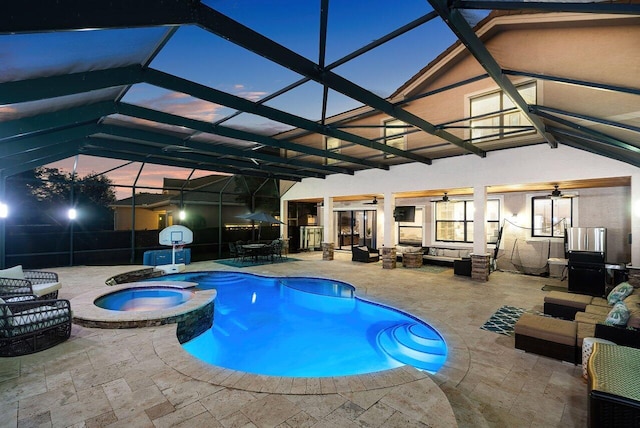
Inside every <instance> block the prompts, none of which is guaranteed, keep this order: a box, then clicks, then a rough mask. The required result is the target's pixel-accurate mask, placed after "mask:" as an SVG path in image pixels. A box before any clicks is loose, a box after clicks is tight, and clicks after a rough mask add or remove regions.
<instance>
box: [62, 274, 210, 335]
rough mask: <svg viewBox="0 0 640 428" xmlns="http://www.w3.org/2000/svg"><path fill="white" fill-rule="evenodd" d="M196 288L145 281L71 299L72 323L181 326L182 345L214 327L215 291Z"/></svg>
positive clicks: (193, 286)
mask: <svg viewBox="0 0 640 428" xmlns="http://www.w3.org/2000/svg"><path fill="white" fill-rule="evenodd" d="M197 285H198V283H197V282H186V281H162V282H161V283H160V282H152V281H144V282H130V283H126V284H117V285H114V286H111V287H105V288H102V289H98V290H92V291H89V292H86V293H83V294H81V295H79V296H76V297H74V298H73V299H71V307H72V308H73V322H74V323H75V324H78V325H81V326H84V327H92V328H135V327H153V326H159V325H164V324H171V323H178V324H179V327H178V336H179V338H180V340H181V342H183V341H185V340H189V339H190V338H191V335H192V334H199V333H200V332H202V330H201V329H202V327H205V328H209V327H211V322H212V319H213V302H214V298H215V296H216V290H202V289H198V288H196V287H197ZM180 325H183V326H184V328H183V329H181V327H180ZM182 330H184V331H185V333H184V334H183V333H182ZM195 332H198V333H195Z"/></svg>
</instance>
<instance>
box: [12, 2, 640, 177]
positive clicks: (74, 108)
mask: <svg viewBox="0 0 640 428" xmlns="http://www.w3.org/2000/svg"><path fill="white" fill-rule="evenodd" d="M270 3H271V2H270ZM354 3H358V2H350V1H338V0H334V1H329V0H318V1H317V2H296V1H291V2H285V1H282V2H274V4H278V5H280V6H281V7H282V8H281V9H278V8H277V6H274V5H273V4H270V5H269V8H272V7H273V10H270V12H269V13H268V14H265V15H261V13H260V12H261V11H264V10H265V6H264V5H262V6H261V7H260V8H258V7H257V6H256V2H252V1H234V2H225V1H215V0H209V1H197V0H164V1H158V0H136V1H130V0H109V1H103V2H91V1H71V0H57V1H50V0H22V1H11V2H5V4H3V6H2V16H1V17H0V157H1V159H0V169H1V173H0V174H1V176H2V177H8V176H11V175H14V174H16V173H19V172H22V171H25V170H28V169H32V168H35V167H38V166H42V165H46V164H49V163H51V162H55V161H59V160H62V159H66V158H68V157H71V156H75V155H77V154H84V155H90V156H97V157H104V158H112V159H122V160H125V161H136V162H145V163H150V164H161V165H169V166H176V167H184V168H189V169H198V170H207V171H215V172H224V173H233V174H235V173H238V174H244V175H254V176H260V177H274V178H279V179H286V180H293V181H299V180H301V179H302V178H305V177H324V176H326V175H327V174H335V173H345V174H354V173H355V172H356V171H359V170H362V169H369V168H379V169H389V167H390V166H391V165H395V164H399V163H407V162H421V163H425V164H430V163H431V160H432V159H436V158H440V157H446V156H452V155H472V156H477V157H478V158H479V162H481V158H483V157H485V156H486V154H487V152H489V151H491V150H493V149H504V148H508V147H505V146H500V147H493V148H492V147H491V146H487V147H481V146H480V145H477V144H474V142H473V141H470V140H469V139H464V138H462V137H460V135H463V134H461V133H459V132H454V131H452V130H450V129H454V127H452V126H451V127H449V126H448V125H450V124H438V123H431V122H429V121H427V120H425V119H424V118H422V117H420V116H419V115H416V114H413V113H410V112H409V111H408V110H407V109H405V108H404V104H405V103H406V100H403V102H397V101H395V99H394V95H396V94H394V93H395V92H396V90H397V88H400V87H402V86H403V84H404V83H405V82H406V81H410V80H411V78H412V76H414V75H415V74H417V73H418V72H419V71H420V70H421V69H422V67H424V66H425V65H426V64H428V63H429V62H431V61H433V60H434V59H435V58H436V56H437V55H438V54H440V53H441V52H443V51H445V50H446V49H447V47H449V46H452V45H455V44H456V43H462V44H463V45H464V46H466V48H467V49H468V50H469V52H470V53H471V54H472V55H473V57H475V59H476V60H477V61H478V62H479V63H480V64H481V65H482V67H483V68H484V70H485V71H486V74H483V75H480V76H477V78H476V79H493V80H494V81H495V82H496V84H497V86H499V87H500V88H501V89H502V90H503V91H504V93H506V94H507V95H508V96H509V97H510V98H511V99H512V100H513V103H514V104H515V108H517V109H519V110H520V111H521V112H522V113H524V114H525V115H526V116H527V118H528V120H529V121H530V122H531V127H532V130H534V131H535V132H536V135H537V136H538V138H537V140H536V143H537V144H547V145H549V146H550V148H553V147H556V146H557V144H566V145H570V146H572V147H576V148H579V149H582V150H587V151H589V152H592V153H596V154H599V155H602V156H606V157H610V158H614V159H618V160H621V161H623V162H628V163H630V164H632V165H636V166H640V86H639V85H638V83H640V81H639V80H638V79H637V75H636V79H635V82H636V85H632V86H629V85H628V84H620V83H619V82H620V80H619V79H617V78H616V76H615V75H611V76H608V77H607V78H606V79H605V81H585V80H580V79H576V78H574V77H573V76H571V75H562V76H554V75H548V74H545V75H540V74H536V73H534V72H532V71H531V70H526V69H519V70H513V69H505V68H504V67H503V66H502V65H501V64H500V63H499V62H498V61H497V60H496V58H495V56H494V55H493V54H492V53H491V52H490V50H489V49H488V48H487V46H486V45H485V43H484V40H483V39H482V38H480V37H478V36H477V35H476V33H475V32H474V30H473V26H474V25H476V24H477V22H478V21H480V20H481V19H483V18H485V17H486V16H487V14H488V13H489V10H490V9H493V10H496V11H497V12H494V13H504V11H532V10H535V11H540V12H542V13H544V12H573V13H581V14H617V15H621V14H622V15H629V16H631V17H634V16H635V17H637V16H638V15H639V14H640V4H638V2H636V1H622V2H613V3H612V2H598V3H589V2H575V3H564V2H521V1H475V0H469V1H465V0H457V1H456V0H453V1H451V0H429V1H426V0H425V1H422V0H412V1H410V2H407V3H406V4H403V5H402V7H398V5H397V4H395V3H394V2H371V3H370V2H360V3H362V4H361V5H358V4H354ZM309 4H312V6H309ZM384 4H386V7H384V8H380V6H381V5H384ZM367 7H369V8H370V9H371V10H367ZM373 8H378V9H376V10H375V11H374V10H372V9H373ZM254 9H257V10H254ZM424 45H429V48H427V47H424ZM417 46H420V52H421V54H420V55H418V53H417ZM636 46H638V49H639V50H640V44H636ZM625 54H626V53H625ZM628 54H629V55H632V56H634V57H635V58H638V57H639V56H640V54H639V52H638V51H636V52H629V53H628ZM394 55H399V56H394ZM429 55H431V56H429ZM603 60H606V59H602V58H590V57H589V56H588V55H587V54H586V53H585V55H584V61H585V63H586V62H589V64H590V66H597V62H598V61H603ZM619 73H621V75H622V74H623V73H626V74H627V76H628V73H630V71H629V70H619ZM522 75H525V76H529V77H532V78H536V79H543V80H545V81H550V82H554V83H560V84H566V85H568V86H569V87H570V88H572V89H571V91H575V93H576V94H579V93H580V91H584V90H591V91H592V90H601V91H606V92H607V93H608V94H610V98H609V103H610V104H611V105H615V104H616V103H615V97H620V98H624V100H625V102H624V103H623V105H625V106H629V105H631V106H633V105H634V104H635V106H636V108H635V110H634V109H633V108H628V109H627V110H625V111H620V112H618V113H619V114H617V115H616V119H615V120H611V119H609V118H606V117H603V115H602V114H601V112H600V110H598V109H597V108H595V106H594V109H593V110H592V111H589V110H588V109H587V111H585V106H584V105H580V106H578V105H576V108H575V110H572V109H568V108H566V107H565V108H562V109H560V108H558V107H557V106H554V105H545V104H544V102H542V103H541V102H538V104H536V105H528V104H527V103H526V102H525V100H524V99H523V98H522V96H521V95H520V94H519V93H518V91H517V90H516V88H515V86H514V85H513V83H512V81H511V80H510V78H511V77H514V76H522ZM623 81H624V80H623ZM383 83H384V84H386V86H384V85H383ZM467 83H468V82H467V81H461V82H458V83H456V84H454V85H451V86H450V87H448V88H442V89H441V91H446V90H448V89H451V88H453V87H457V86H461V85H465V84H467ZM429 95H430V94H415V95H413V97H414V98H415V99H417V98H420V97H428V96H429ZM569 99H571V92H569ZM580 99H581V97H580V96H577V95H576V97H575V100H576V103H579V100H580ZM630 99H631V100H632V101H631V102H629V100H630ZM633 100H635V103H634V102H633ZM435 108H437V106H435ZM345 111H358V112H360V113H359V114H361V112H369V113H370V112H382V113H384V114H385V115H387V116H388V117H391V118H397V119H399V120H401V121H403V122H404V123H406V124H408V125H409V128H408V130H407V131H406V132H407V133H425V134H429V136H430V138H429V139H425V144H424V145H423V146H421V147H412V148H410V150H401V149H398V148H395V147H393V146H389V145H385V144H384V143H383V141H381V140H382V138H376V139H371V138H365V137H363V134H362V133H361V132H360V131H361V130H360V129H358V128H357V127H348V126H344V123H342V122H341V121H340V120H339V119H338V118H339V117H340V116H339V114H340V113H342V112H345ZM469 119H470V118H468V117H467V118H465V117H460V118H459V121H458V125H461V126H458V128H460V127H462V128H464V127H465V126H466V127H467V128H468V127H469V126H470V125H469V123H470V120H469ZM380 126H381V125H380ZM301 133H315V134H323V135H325V136H328V137H335V138H338V139H340V140H341V141H343V142H346V143H348V144H351V145H357V146H359V147H360V148H361V150H360V151H359V152H358V155H357V156H352V155H349V154H345V152H336V151H331V150H326V149H325V147H324V145H317V146H313V145H309V144H306V145H305V144H300V143H299V142H296V137H298V136H299V135H301ZM436 146H437V147H440V148H441V149H440V150H438V151H433V150H432V149H433V147H436ZM514 146H515V145H514ZM452 149H453V150H452ZM285 153H288V155H285ZM292 153H295V155H294V156H292V155H291V154H292ZM328 159H329V160H330V161H327V160H328ZM479 167H481V164H480V165H479Z"/></svg>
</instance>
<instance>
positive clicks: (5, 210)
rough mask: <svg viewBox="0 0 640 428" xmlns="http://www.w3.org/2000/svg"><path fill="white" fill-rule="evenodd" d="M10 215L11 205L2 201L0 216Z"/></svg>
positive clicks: (0, 203)
mask: <svg viewBox="0 0 640 428" xmlns="http://www.w3.org/2000/svg"><path fill="white" fill-rule="evenodd" d="M7 217H9V206H8V205H7V204H5V203H4V202H0V218H7Z"/></svg>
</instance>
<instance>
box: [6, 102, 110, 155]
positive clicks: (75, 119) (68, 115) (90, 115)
mask: <svg viewBox="0 0 640 428" xmlns="http://www.w3.org/2000/svg"><path fill="white" fill-rule="evenodd" d="M114 113H116V106H115V104H114V103H113V102H112V101H105V102H100V103H95V104H89V105H83V106H82V107H72V108H68V109H64V110H59V111H55V112H51V113H42V114H38V115H36V116H31V117H25V118H22V119H17V120H10V121H7V122H0V144H4V143H5V142H7V141H11V140H12V139H19V138H24V137H26V136H31V135H37V134H39V133H42V132H45V131H54V130H59V129H61V128H66V127H69V126H75V125H77V124H79V123H90V122H95V123H98V120H99V119H100V118H102V117H104V116H108V115H110V114H114Z"/></svg>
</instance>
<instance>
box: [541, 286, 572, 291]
mask: <svg viewBox="0 0 640 428" xmlns="http://www.w3.org/2000/svg"><path fill="white" fill-rule="evenodd" d="M541 290H542V291H567V287H562V286H558V285H544V286H543V287H542V288H541Z"/></svg>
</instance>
